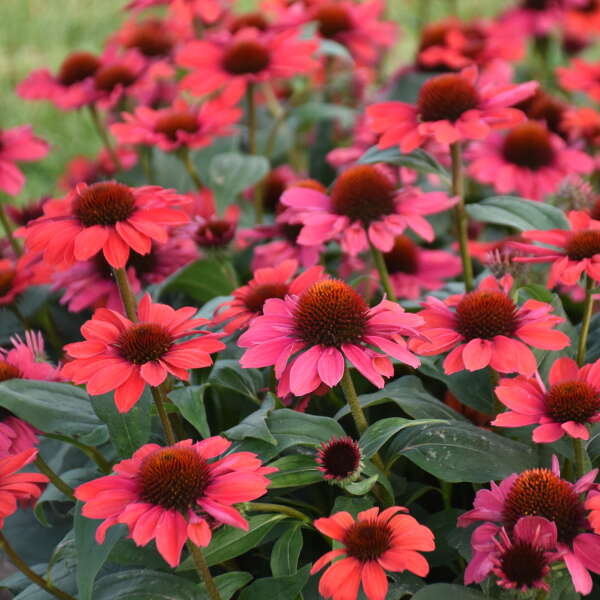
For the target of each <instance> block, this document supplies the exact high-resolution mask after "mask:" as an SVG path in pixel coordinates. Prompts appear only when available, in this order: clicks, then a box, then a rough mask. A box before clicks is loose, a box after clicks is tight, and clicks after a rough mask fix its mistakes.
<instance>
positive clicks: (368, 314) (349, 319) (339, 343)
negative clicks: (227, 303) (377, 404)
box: [238, 279, 423, 396]
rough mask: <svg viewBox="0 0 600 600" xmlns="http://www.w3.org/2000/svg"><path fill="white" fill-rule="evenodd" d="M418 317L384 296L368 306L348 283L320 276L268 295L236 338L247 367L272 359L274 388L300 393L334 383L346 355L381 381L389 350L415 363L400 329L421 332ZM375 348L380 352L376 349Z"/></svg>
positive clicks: (376, 382) (388, 365)
mask: <svg viewBox="0 0 600 600" xmlns="http://www.w3.org/2000/svg"><path fill="white" fill-rule="evenodd" d="M422 323H423V321H422V319H421V317H419V316H417V315H412V314H410V313H406V312H404V309H403V308H401V307H400V306H399V305H398V304H396V303H394V302H390V301H389V300H382V301H381V302H380V303H379V304H378V305H377V306H375V307H373V308H369V306H368V305H367V303H366V302H365V301H364V300H363V298H362V297H361V296H360V295H359V294H358V293H357V292H356V291H354V290H353V289H352V288H351V287H350V286H349V285H348V284H347V283H344V282H343V281H339V280H337V279H324V280H321V281H317V282H316V283H313V284H312V285H311V286H310V287H308V288H306V289H305V290H304V291H303V292H302V293H301V294H299V295H292V294H290V295H287V296H286V297H285V298H283V299H280V298H270V299H269V300H267V301H266V302H265V303H264V305H263V314H262V315H261V316H259V317H256V318H255V319H254V320H253V321H252V322H251V323H250V326H249V328H248V330H247V331H246V332H245V333H244V334H242V336H241V337H240V339H239V340H238V344H239V345H240V346H241V347H242V348H247V350H246V352H245V353H244V355H243V356H242V358H241V359H240V364H241V365H242V367H245V368H252V367H266V366H269V365H275V377H276V378H277V379H278V380H279V385H278V388H277V390H278V394H279V395H280V396H286V395H287V394H288V393H290V392H291V393H292V394H294V395H295V396H303V395H305V394H309V393H311V392H313V391H314V390H316V389H317V388H318V387H319V386H320V385H321V384H322V383H324V384H326V385H328V386H330V387H333V386H335V385H337V384H338V383H339V381H340V379H341V378H342V375H343V374H344V368H345V361H346V359H348V360H349V361H350V363H352V364H353V365H354V366H355V367H356V368H357V369H358V370H359V371H360V373H362V375H364V377H366V378H367V379H368V380H369V381H370V382H371V383H373V384H374V385H375V386H377V387H380V388H381V387H383V385H384V382H383V376H386V377H390V376H391V375H392V374H393V366H392V363H391V361H390V359H389V358H388V356H386V355H389V356H393V357H394V358H396V359H398V360H400V361H402V362H404V363H406V364H409V365H411V366H412V367H417V366H419V364H420V362H419V359H418V358H417V357H416V356H415V355H414V354H412V353H411V352H409V351H408V349H407V346H406V342H405V341H404V339H403V338H402V337H401V336H402V335H420V334H419V333H418V331H417V328H419V327H420V326H421V324H422ZM372 347H374V348H379V349H381V350H382V351H383V353H381V352H378V351H375V350H374V349H373V348H372Z"/></svg>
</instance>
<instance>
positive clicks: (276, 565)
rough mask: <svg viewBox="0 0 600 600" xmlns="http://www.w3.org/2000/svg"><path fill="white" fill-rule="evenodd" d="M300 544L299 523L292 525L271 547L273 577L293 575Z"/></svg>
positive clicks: (296, 565)
mask: <svg viewBox="0 0 600 600" xmlns="http://www.w3.org/2000/svg"><path fill="white" fill-rule="evenodd" d="M302 543H303V539H302V526H301V524H300V523H292V524H291V525H290V527H289V528H288V530H287V531H286V532H285V533H283V534H282V535H281V537H279V538H278V539H277V541H276V542H275V544H274V545H273V550H272V551H271V573H273V577H282V576H285V575H293V574H294V573H295V572H296V571H297V570H298V559H299V558H300V552H301V550H302Z"/></svg>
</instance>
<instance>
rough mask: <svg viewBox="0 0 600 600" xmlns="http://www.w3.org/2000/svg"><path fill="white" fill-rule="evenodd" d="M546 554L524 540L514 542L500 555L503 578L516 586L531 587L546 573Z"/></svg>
mask: <svg viewBox="0 0 600 600" xmlns="http://www.w3.org/2000/svg"><path fill="white" fill-rule="evenodd" d="M546 563H547V561H546V556H545V553H544V551H543V550H542V549H541V548H536V547H535V546H532V545H531V544H528V543H526V542H515V543H514V544H513V545H512V546H511V547H510V548H508V549H507V550H506V551H505V552H504V553H503V554H502V556H501V557H500V565H501V569H502V573H503V574H504V576H505V578H506V579H507V580H508V581H510V582H511V583H516V584H517V588H521V587H523V586H526V587H528V588H530V587H532V586H533V584H534V583H536V582H537V581H539V580H541V579H542V578H543V577H544V576H545V575H546V571H547V569H546Z"/></svg>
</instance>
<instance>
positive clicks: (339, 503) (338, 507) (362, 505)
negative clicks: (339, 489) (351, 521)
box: [331, 496, 373, 518]
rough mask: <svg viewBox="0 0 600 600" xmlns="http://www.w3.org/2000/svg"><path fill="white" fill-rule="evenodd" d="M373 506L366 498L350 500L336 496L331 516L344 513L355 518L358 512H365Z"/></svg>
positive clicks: (346, 497) (349, 498) (347, 497)
mask: <svg viewBox="0 0 600 600" xmlns="http://www.w3.org/2000/svg"><path fill="white" fill-rule="evenodd" d="M372 506H373V501H372V500H371V499H370V498H369V497H368V496H361V497H359V498H351V497H349V496H338V497H337V498H336V499H335V502H334V504H333V508H332V509H331V514H332V515H334V514H335V513H338V512H342V511H346V512H348V513H350V514H351V515H352V516H353V517H355V518H356V515H358V513H359V512H362V511H363V510H367V509H369V508H371V507H372Z"/></svg>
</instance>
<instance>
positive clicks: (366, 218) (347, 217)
mask: <svg viewBox="0 0 600 600" xmlns="http://www.w3.org/2000/svg"><path fill="white" fill-rule="evenodd" d="M281 202H282V204H284V205H286V206H290V207H292V208H293V209H294V210H296V211H297V212H298V219H299V220H300V221H301V222H302V223H303V225H304V227H303V229H302V231H301V232H300V235H299V236H298V243H300V244H306V245H308V246H314V245H318V244H321V243H324V242H326V241H329V240H333V239H338V240H340V243H341V246H342V250H343V251H344V252H347V253H348V254H350V255H351V256H356V255H357V254H359V253H360V252H362V251H363V250H367V249H368V248H369V244H372V245H373V246H375V247H376V248H378V249H379V250H381V251H382V252H389V251H390V250H391V249H392V247H393V245H394V238H395V236H396V235H398V234H401V233H402V232H403V231H404V230H405V229H406V228H410V229H412V230H413V231H415V232H416V233H418V234H419V235H420V236H422V237H423V238H425V239H426V240H428V241H431V240H432V239H433V237H434V232H433V228H432V227H431V225H430V224H429V223H428V222H427V220H426V219H425V218H424V217H423V215H429V214H433V213H438V212H442V211H445V210H448V209H449V208H450V207H452V206H453V205H454V204H455V203H456V201H455V199H452V198H449V197H448V196H447V195H446V194H444V193H443V192H421V190H419V189H417V188H412V187H406V188H403V189H401V190H400V191H398V190H396V187H395V184H394V182H393V180H392V179H391V178H390V177H389V176H388V175H387V174H386V173H384V172H383V171H381V170H380V169H378V168H377V167H376V166H372V165H356V166H354V167H352V168H350V169H348V170H347V171H344V172H343V173H342V174H341V175H340V176H339V177H338V178H337V179H336V181H335V183H334V184H333V187H332V188H331V192H330V193H329V194H324V193H322V192H319V191H317V190H314V189H310V188H304V187H297V186H296V187H292V188H290V189H288V190H287V191H286V192H285V193H284V194H283V196H282V198H281Z"/></svg>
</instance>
